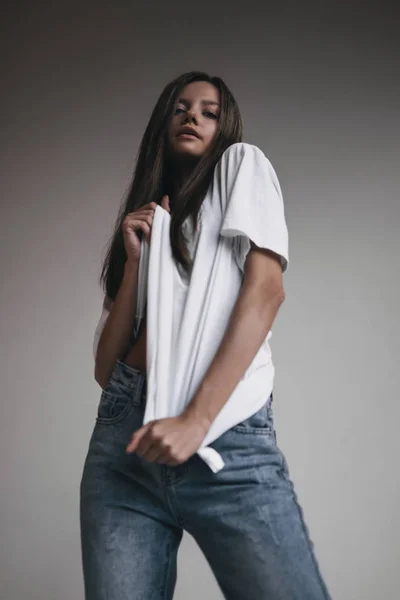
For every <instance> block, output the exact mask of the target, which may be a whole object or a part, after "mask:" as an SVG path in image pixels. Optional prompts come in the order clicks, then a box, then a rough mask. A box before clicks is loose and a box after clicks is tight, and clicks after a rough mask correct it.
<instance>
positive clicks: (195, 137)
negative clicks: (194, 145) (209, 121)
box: [178, 133, 199, 140]
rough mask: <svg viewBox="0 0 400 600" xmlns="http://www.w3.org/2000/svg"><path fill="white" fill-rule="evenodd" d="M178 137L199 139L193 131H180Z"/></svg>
mask: <svg viewBox="0 0 400 600" xmlns="http://www.w3.org/2000/svg"><path fill="white" fill-rule="evenodd" d="M178 137H187V138H194V139H195V140H198V139H199V138H198V137H197V135H194V134H193V133H180V134H179V135H178Z"/></svg>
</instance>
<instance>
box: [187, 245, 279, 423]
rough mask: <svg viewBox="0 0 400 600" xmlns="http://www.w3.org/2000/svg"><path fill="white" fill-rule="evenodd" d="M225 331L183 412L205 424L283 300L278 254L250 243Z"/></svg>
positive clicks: (258, 344) (249, 358)
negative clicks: (242, 275) (242, 277)
mask: <svg viewBox="0 0 400 600" xmlns="http://www.w3.org/2000/svg"><path fill="white" fill-rule="evenodd" d="M251 246H252V249H251V250H250V251H249V253H248V255H247V258H246V263H245V274H244V282H243V285H242V287H241V289H240V292H239V295H238V298H237V300H236V303H235V305H234V308H233V311H232V314H231V317H230V320H229V323H228V326H227V328H226V332H225V335H224V337H223V339H222V341H221V344H220V346H219V348H218V350H217V352H216V354H215V356H214V359H213V361H212V363H211V365H210V367H209V369H208V370H207V372H206V374H205V376H204V378H203V381H202V383H201V384H200V386H199V388H198V391H197V392H196V394H195V396H194V397H193V399H192V400H191V402H190V403H189V404H188V406H187V407H186V409H185V411H184V413H185V414H187V415H189V414H190V415H191V416H192V417H194V418H195V419H196V420H199V421H202V422H206V423H207V424H208V425H211V423H212V422H213V421H214V419H215V417H216V416H217V414H218V413H219V411H220V410H221V408H222V407H223V406H224V404H225V403H226V402H227V400H228V398H229V397H230V395H231V394H232V392H233V390H234V389H235V387H236V386H237V384H238V383H239V381H240V379H241V377H242V376H243V374H244V372H245V371H246V369H247V368H248V367H249V366H250V364H251V362H252V360H253V358H254V357H255V355H256V354H257V352H258V350H259V349H260V347H261V344H262V342H263V341H264V340H265V337H266V336H267V333H268V332H269V330H270V329H271V327H272V324H273V322H274V319H275V317H276V315H277V313H278V310H279V307H280V305H281V304H282V302H283V300H284V297H285V295H284V290H283V283H282V267H281V263H280V257H279V256H278V255H276V254H275V253H273V252H271V251H268V250H261V249H259V248H258V247H257V246H255V245H254V244H253V243H252V244H251Z"/></svg>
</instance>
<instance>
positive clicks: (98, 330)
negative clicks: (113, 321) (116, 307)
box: [93, 305, 110, 361]
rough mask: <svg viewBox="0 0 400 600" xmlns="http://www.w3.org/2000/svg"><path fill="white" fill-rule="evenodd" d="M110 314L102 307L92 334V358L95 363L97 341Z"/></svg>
mask: <svg viewBox="0 0 400 600" xmlns="http://www.w3.org/2000/svg"><path fill="white" fill-rule="evenodd" d="M109 314H110V311H109V310H108V309H107V308H106V307H105V306H104V305H103V310H102V313H101V316H100V320H99V322H98V324H97V327H96V330H95V332H94V339H93V356H94V360H95V361H96V356H97V347H98V345H99V340H100V336H101V334H102V331H103V329H104V326H105V324H106V321H107V319H108V315H109Z"/></svg>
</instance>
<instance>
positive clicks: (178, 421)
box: [126, 412, 210, 466]
mask: <svg viewBox="0 0 400 600" xmlns="http://www.w3.org/2000/svg"><path fill="white" fill-rule="evenodd" d="M209 428H210V423H209V422H208V421H207V420H206V419H202V420H200V419H199V418H198V417H197V416H196V415H194V414H193V413H188V412H186V413H182V414H181V415H179V416H177V417H167V418H166V419H157V420H155V421H150V422H149V423H146V425H143V426H142V427H141V428H140V429H138V430H137V431H135V433H134V434H133V435H132V438H131V441H130V442H129V444H128V446H127V447H126V452H127V453H131V452H135V451H136V453H137V454H139V456H141V457H142V458H144V459H145V460H147V461H149V462H157V463H161V464H166V465H168V466H176V465H179V464H181V463H183V462H185V461H186V460H188V459H189V458H190V457H191V456H192V455H193V454H194V453H195V452H196V451H197V450H198V449H199V448H200V446H201V443H202V441H203V440H204V438H205V436H206V434H207V431H208V429H209Z"/></svg>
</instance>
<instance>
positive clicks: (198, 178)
mask: <svg viewBox="0 0 400 600" xmlns="http://www.w3.org/2000/svg"><path fill="white" fill-rule="evenodd" d="M193 81H206V82H208V83H211V84H212V85H214V86H215V87H216V88H217V89H218V90H219V94H220V104H221V109H220V118H219V123H218V131H217V134H216V137H215V139H214V141H213V144H212V146H211V148H210V150H209V152H207V153H206V154H205V155H204V156H202V157H201V158H200V160H199V161H198V162H197V164H196V165H195V167H194V169H193V170H192V172H191V173H190V175H189V176H188V177H187V179H186V181H185V182H184V184H183V185H182V187H181V189H180V190H178V191H176V192H175V196H173V195H172V194H173V193H174V192H173V190H172V185H171V181H172V176H173V174H172V173H171V172H170V169H169V167H168V159H167V157H168V152H167V149H168V145H167V144H168V139H167V134H168V128H169V124H170V119H171V118H172V115H173V110H174V107H175V104H176V102H177V100H178V98H179V96H180V94H181V92H182V90H183V89H184V88H185V87H186V86H187V85H188V84H189V83H192V82H193ZM242 132H243V125H242V119H241V115H240V111H239V107H238V105H237V102H236V100H235V98H234V97H233V94H232V93H231V92H230V90H229V89H228V87H227V86H226V84H225V83H224V81H223V80H222V79H221V78H220V77H212V76H210V75H208V74H207V73H204V72H202V71H191V72H189V73H184V74H183V75H180V76H179V77H177V78H175V79H174V80H173V81H171V82H170V83H168V85H167V86H166V87H165V88H164V90H163V92H162V93H161V95H160V97H159V99H158V101H157V103H156V105H155V107H154V109H153V112H152V114H151V117H150V120H149V123H148V125H147V127H146V130H145V132H144V135H143V138H142V141H141V143H140V147H139V153H138V156H137V160H136V167H135V170H134V174H133V177H132V180H131V183H130V185H129V188H128V190H127V197H126V200H125V201H124V202H123V203H122V204H121V206H120V210H119V214H118V216H117V219H116V223H115V227H114V232H113V234H112V236H111V238H110V241H109V247H108V251H107V255H106V257H105V259H104V263H103V267H102V272H101V276H100V285H101V286H102V288H103V291H104V292H105V294H106V295H107V296H108V297H109V298H110V299H111V300H114V299H115V296H116V295H117V292H118V289H119V287H120V285H121V281H122V278H123V274H124V265H125V262H126V258H127V255H126V251H125V246H124V239H123V233H122V228H121V225H122V221H123V220H124V218H125V216H126V215H127V214H128V213H130V212H133V211H135V210H138V209H139V208H140V207H141V206H143V205H144V204H147V203H149V202H156V203H157V204H160V202H161V199H162V197H163V196H164V195H165V194H168V195H169V200H170V206H173V207H174V208H173V210H171V226H170V241H171V249H172V254H173V256H174V258H175V260H176V261H177V262H179V263H181V264H182V266H183V267H184V268H185V269H186V270H189V269H190V256H189V252H188V249H187V246H186V243H185V239H184V236H183V233H182V230H181V227H182V224H183V222H184V221H185V219H186V218H187V217H188V216H189V215H192V217H193V219H194V223H195V225H196V226H197V218H198V214H199V211H200V208H201V205H202V202H203V200H204V198H205V196H206V194H207V190H208V187H209V185H210V183H211V182H212V178H213V174H214V168H215V166H216V164H217V163H218V161H219V159H220V158H221V156H222V154H223V153H224V151H225V150H226V149H227V148H228V147H229V146H231V145H232V144H234V143H237V142H241V141H242ZM139 234H140V232H139ZM139 237H141V236H140V235H139Z"/></svg>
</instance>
